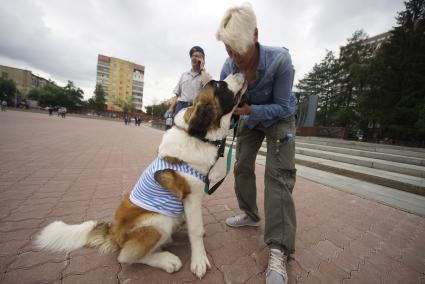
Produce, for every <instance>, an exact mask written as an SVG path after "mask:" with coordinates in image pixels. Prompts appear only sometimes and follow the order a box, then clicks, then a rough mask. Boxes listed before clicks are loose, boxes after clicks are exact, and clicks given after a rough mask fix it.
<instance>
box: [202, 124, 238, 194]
mask: <svg viewBox="0 0 425 284" xmlns="http://www.w3.org/2000/svg"><path fill="white" fill-rule="evenodd" d="M237 126H238V121H233V122H232V124H231V125H230V129H234V134H233V139H232V144H230V147H229V152H227V165H226V175H225V176H224V177H223V178H222V179H221V180H219V181H218V182H217V183H216V184H214V185H213V187H211V188H209V187H210V179H209V176H210V172H211V169H212V168H213V166H214V165H212V166H211V168H210V170H209V171H208V174H207V179H206V181H205V187H204V192H205V193H208V194H209V195H211V194H213V193H214V191H216V190H217V188H218V187H219V186H220V185H221V184H222V183H223V181H224V179H225V178H226V177H227V175H228V174H229V172H230V167H231V166H232V152H233V142H235V137H236V128H237ZM224 143H226V138H225V139H224ZM217 160H218V157H217Z"/></svg>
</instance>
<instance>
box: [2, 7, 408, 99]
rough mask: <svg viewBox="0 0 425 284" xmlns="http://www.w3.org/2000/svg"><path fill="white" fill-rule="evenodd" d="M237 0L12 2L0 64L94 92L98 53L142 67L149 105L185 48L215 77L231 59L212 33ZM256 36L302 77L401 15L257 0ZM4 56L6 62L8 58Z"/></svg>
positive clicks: (172, 81)
mask: <svg viewBox="0 0 425 284" xmlns="http://www.w3.org/2000/svg"><path fill="white" fill-rule="evenodd" d="M242 2H243V1H234V0H230V1H229V0H216V1H204V0H186V1H184V2H181V1H172V0H144V1H130V0H122V1H119V0H104V1H101V0H87V1H82V0H57V1H45V0H32V1H31V0H28V1H24V0H14V1H8V2H6V3H3V5H2V9H0V64H4V65H11V66H14V67H18V68H27V69H30V70H35V71H36V72H38V73H40V74H45V75H46V76H48V77H51V78H52V79H54V80H56V81H58V82H59V83H60V84H65V82H66V81H67V80H72V81H74V83H75V84H76V85H77V86H79V87H81V88H82V89H83V90H84V91H85V97H86V98H89V97H91V96H92V93H93V90H94V86H95V83H96V64H97V55H98V54H104V55H108V56H113V57H118V58H122V59H125V60H129V61H132V62H135V63H138V64H142V65H145V67H146V73H145V90H144V105H149V104H151V103H152V102H159V101H162V100H163V99H166V98H169V97H171V96H172V90H173V89H174V86H175V85H176V84H177V81H178V79H179V77H180V74H181V73H182V72H184V71H186V70H188V69H189V68H190V60H189V55H188V52H189V49H190V47H191V46H193V45H200V46H202V47H203V48H204V49H205V51H206V67H207V70H208V72H209V73H210V74H211V75H212V76H213V77H215V78H217V77H218V76H219V74H220V69H221V66H222V64H223V62H224V60H225V58H226V56H227V55H226V53H225V50H224V48H223V45H222V44H221V43H220V42H218V41H217V40H216V39H215V36H214V34H215V31H216V28H217V25H218V23H219V21H220V19H221V17H222V15H223V14H224V12H225V10H226V9H227V8H229V7H230V6H233V5H238V4H241V3H242ZM251 3H252V6H253V8H254V10H255V11H256V14H257V22H258V28H259V39H260V42H261V43H263V44H265V45H276V46H285V47H287V48H289V50H290V53H291V56H292V59H293V63H294V65H295V68H296V70H297V72H296V80H297V79H300V78H302V76H303V75H304V74H305V73H307V72H308V71H309V70H310V69H311V68H312V66H313V65H314V63H317V62H319V61H320V60H321V59H322V58H323V57H324V55H325V50H326V49H330V50H334V51H337V50H338V48H339V47H340V46H342V45H343V44H344V43H345V41H346V39H347V38H349V37H350V36H351V34H352V33H353V32H354V31H355V30H357V29H361V28H363V29H364V31H365V32H367V33H368V34H369V35H371V36H372V35H376V34H378V33H381V32H386V31H388V30H389V29H390V28H391V27H392V26H394V25H395V20H394V18H395V16H396V12H397V11H400V10H402V9H403V8H404V6H403V3H402V2H401V1H393V0H376V1H368V0H358V1H347V0H339V1H338V0H321V1H314V0H299V1H289V0H285V1H282V0H269V1H263V0H253V1H251ZM6 63H7V64H6Z"/></svg>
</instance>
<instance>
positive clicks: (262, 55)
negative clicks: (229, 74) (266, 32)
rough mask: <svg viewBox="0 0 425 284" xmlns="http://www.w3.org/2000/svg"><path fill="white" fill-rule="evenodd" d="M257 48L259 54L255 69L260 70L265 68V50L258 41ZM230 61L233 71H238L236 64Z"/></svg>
mask: <svg viewBox="0 0 425 284" xmlns="http://www.w3.org/2000/svg"><path fill="white" fill-rule="evenodd" d="M257 46H258V50H259V56H260V58H258V66H257V71H262V70H265V69H266V51H265V50H264V46H263V45H261V44H260V43H259V42H257ZM231 62H232V69H233V71H234V72H239V68H238V66H237V65H236V64H235V62H233V60H231Z"/></svg>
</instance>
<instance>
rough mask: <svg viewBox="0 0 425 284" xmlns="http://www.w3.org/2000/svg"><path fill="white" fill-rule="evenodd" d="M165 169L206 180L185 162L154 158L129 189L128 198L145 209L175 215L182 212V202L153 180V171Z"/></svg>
mask: <svg viewBox="0 0 425 284" xmlns="http://www.w3.org/2000/svg"><path fill="white" fill-rule="evenodd" d="M166 169H171V170H175V171H178V172H182V173H187V174H191V175H193V176H195V177H197V178H198V179H200V180H201V181H202V182H205V181H206V176H205V175H203V174H201V173H200V172H198V171H196V170H195V169H193V168H191V167H189V166H188V165H186V164H171V163H167V162H166V161H164V160H161V159H160V158H156V159H155V160H154V161H153V162H152V163H151V164H150V165H149V166H148V167H147V168H146V170H145V171H144V172H143V174H142V176H141V177H140V178H139V180H138V181H137V183H136V185H135V186H134V188H133V190H132V191H131V194H130V200H131V202H133V203H134V204H136V205H137V206H140V207H142V208H144V209H146V210H149V211H153V212H157V213H161V214H164V215H167V216H170V217H177V216H179V215H180V214H182V213H183V202H182V201H181V200H179V199H178V198H177V196H176V195H175V194H173V193H172V192H170V191H169V190H168V189H166V188H163V187H162V186H161V185H160V184H159V183H158V182H157V181H156V180H155V173H156V172H157V171H160V170H166Z"/></svg>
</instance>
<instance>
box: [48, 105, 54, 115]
mask: <svg viewBox="0 0 425 284" xmlns="http://www.w3.org/2000/svg"><path fill="white" fill-rule="evenodd" d="M47 111H48V112H49V116H52V115H53V108H52V107H51V106H49V107H47Z"/></svg>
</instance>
